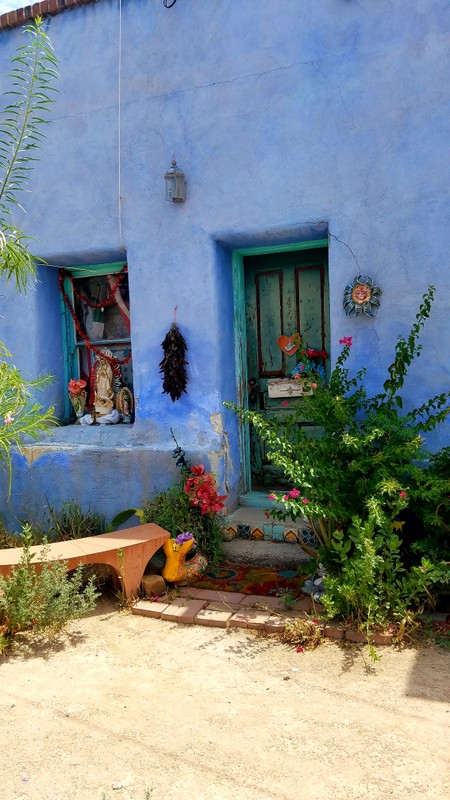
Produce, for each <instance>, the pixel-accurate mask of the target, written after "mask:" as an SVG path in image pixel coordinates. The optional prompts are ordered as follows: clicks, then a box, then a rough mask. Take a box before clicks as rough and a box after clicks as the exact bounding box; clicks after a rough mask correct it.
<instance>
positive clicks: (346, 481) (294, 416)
mask: <svg viewBox="0 0 450 800" xmlns="http://www.w3.org/2000/svg"><path fill="white" fill-rule="evenodd" d="M434 294H435V289H434V287H433V286H429V287H428V290H427V292H426V293H425V294H424V295H423V298H422V302H421V305H420V308H419V311H418V313H417V315H416V321H415V323H414V325H413V326H412V328H411V331H410V334H409V335H408V336H407V337H406V338H405V337H403V336H400V337H399V338H398V340H397V343H396V345H395V352H394V359H393V361H392V363H391V365H390V366H389V368H388V377H387V379H386V380H385V381H384V383H383V389H382V391H380V392H379V393H378V394H376V395H374V396H372V397H370V396H368V394H367V392H366V388H365V384H364V378H365V369H361V370H359V371H358V372H357V373H356V375H354V376H350V372H349V369H348V367H347V360H348V358H349V356H350V351H351V346H352V339H351V337H345V338H344V339H342V340H341V341H340V343H341V344H342V345H343V349H342V352H341V353H340V355H339V357H338V359H337V361H336V366H335V368H334V370H333V372H332V374H331V377H330V381H329V385H328V387H318V388H317V389H316V390H315V392H314V394H313V395H312V396H306V397H305V396H303V397H302V398H301V399H299V400H298V401H296V402H295V401H294V402H293V410H292V412H291V413H286V414H285V415H284V416H283V418H282V419H281V418H279V417H278V418H277V417H275V416H273V417H267V416H262V415H260V414H258V413H256V412H252V411H248V410H246V409H239V408H236V406H234V405H233V404H227V405H231V407H232V408H234V409H235V411H236V412H237V413H238V414H239V415H240V417H241V419H242V421H243V422H244V423H247V422H249V423H250V424H252V425H253V426H254V427H255V428H256V430H257V431H258V433H259V435H260V436H261V438H262V439H263V441H264V442H265V443H266V449H267V456H268V458H269V460H270V461H272V463H273V464H275V465H276V466H277V467H278V468H279V469H280V470H281V471H282V473H283V475H284V476H285V478H287V481H288V483H289V484H290V485H291V486H292V487H293V488H292V489H290V490H287V491H284V492H274V493H273V494H272V495H271V499H272V500H275V501H277V502H278V506H277V507H276V508H274V509H273V510H271V512H270V513H271V515H272V516H274V517H275V518H279V519H286V518H287V517H291V518H294V519H297V518H304V517H306V518H307V519H308V520H309V522H310V525H311V527H312V529H313V531H314V534H315V537H316V540H317V542H318V548H317V550H315V549H314V548H313V547H311V545H310V544H308V543H307V542H306V543H305V542H303V543H302V547H303V548H304V549H305V550H306V551H307V552H308V553H309V555H311V556H312V557H313V558H319V559H320V561H321V562H323V563H324V564H325V566H326V568H327V571H328V573H329V574H328V576H327V578H326V579H325V587H326V594H325V596H324V598H323V602H324V605H325V610H326V613H327V615H328V616H337V617H339V618H341V619H344V620H348V621H351V622H352V623H355V624H356V625H357V626H358V627H359V629H360V630H364V631H365V632H366V634H367V640H368V641H369V642H370V638H371V635H372V633H373V631H374V630H376V629H378V628H383V627H384V626H386V625H393V626H394V628H395V632H396V635H397V637H398V638H402V636H403V635H404V633H405V631H406V630H407V629H408V628H411V627H412V626H413V624H414V618H415V616H416V615H417V614H418V613H419V612H420V611H421V610H422V609H423V607H424V606H425V604H428V605H430V606H432V605H433V604H434V602H435V600H436V595H437V592H438V591H439V587H442V586H444V585H445V584H446V583H448V581H449V565H448V564H446V563H445V559H444V560H442V549H441V552H440V553H439V547H440V546H441V545H442V543H443V542H444V540H445V541H446V547H448V542H449V539H448V533H449V530H450V525H449V522H450V520H449V514H450V504H449V483H448V475H449V471H448V467H449V464H450V456H449V453H448V452H447V451H441V453H440V454H437V455H435V456H434V457H431V459H430V461H429V465H428V468H424V467H423V466H420V463H421V462H423V461H424V459H426V457H427V454H426V453H425V452H424V450H423V434H424V433H426V432H428V431H431V430H432V429H433V428H435V426H436V425H438V424H439V423H440V422H442V421H443V420H444V419H445V417H446V416H447V414H448V413H449V398H450V392H445V393H441V394H439V395H436V396H435V397H433V398H432V399H430V400H429V401H427V402H425V403H424V404H423V405H421V406H420V407H417V408H414V409H412V410H409V411H407V410H404V409H403V398H402V394H401V392H402V389H403V385H404V381H405V378H406V375H407V372H408V368H409V366H410V365H411V363H412V361H413V359H414V358H417V357H419V356H420V354H421V350H422V345H421V344H420V342H419V335H420V332H421V329H422V327H423V326H424V324H425V322H426V320H427V319H428V317H429V314H430V310H431V304H432V301H433V298H434ZM304 419H307V420H308V421H309V422H311V423H312V424H313V425H314V426H316V427H317V428H318V429H319V431H320V435H319V436H318V437H317V438H311V437H310V436H309V435H308V430H307V429H305V427H304V426H302V425H301V422H302V420H304ZM411 513H413V514H414V515H415V517H416V519H417V521H418V526H417V531H416V535H413V540H414V538H415V539H416V541H413V543H412V545H411V546H409V547H408V548H406V547H405V542H404V541H403V534H402V529H403V527H404V526H405V524H406V521H407V517H408V514H409V515H411ZM425 526H426V528H427V532H428V536H429V537H430V533H429V531H430V530H431V532H432V541H431V542H430V541H428V542H426V541H425V540H423V539H422V540H421V539H420V535H421V534H420V529H422V530H423V529H424V528H425ZM422 535H423V534H422ZM444 552H446V551H445V550H444ZM421 556H425V557H423V558H421ZM426 556H432V558H431V559H430V557H428V558H427V557H426Z"/></svg>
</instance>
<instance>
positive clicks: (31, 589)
mask: <svg viewBox="0 0 450 800" xmlns="http://www.w3.org/2000/svg"><path fill="white" fill-rule="evenodd" d="M31 536H32V534H31V530H30V529H29V527H27V526H25V527H24V529H23V535H22V541H21V544H22V546H23V555H22V558H21V560H20V562H19V564H18V566H17V567H15V568H14V569H13V570H12V572H11V574H10V575H9V576H8V577H6V578H5V577H3V576H0V632H1V636H2V639H1V641H0V649H6V647H7V646H9V644H10V643H11V640H12V637H14V636H15V635H16V634H17V633H18V632H19V631H28V630H29V631H33V633H54V632H57V631H60V630H61V629H62V628H63V627H64V626H65V625H66V624H67V623H68V622H69V621H70V620H71V619H78V618H79V617H81V616H83V615H84V614H86V613H87V612H88V611H91V610H92V609H93V608H94V607H95V602H96V599H97V597H98V593H97V591H96V590H95V588H94V583H93V579H91V580H89V581H88V583H87V585H85V586H83V572H82V568H78V569H76V570H75V571H74V572H73V573H72V574H68V573H67V572H66V567H65V565H64V564H63V563H61V562H50V561H45V560H44V561H43V563H42V565H41V567H40V571H37V570H36V569H35V567H34V566H33V564H32V561H31V560H32V557H33V554H32V553H31V552H30V547H31V545H30V540H31ZM43 555H44V557H45V548H44V550H43Z"/></svg>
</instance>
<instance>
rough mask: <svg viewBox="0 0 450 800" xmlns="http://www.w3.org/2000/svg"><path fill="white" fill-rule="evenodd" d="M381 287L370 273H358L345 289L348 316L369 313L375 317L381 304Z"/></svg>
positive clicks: (345, 310)
mask: <svg viewBox="0 0 450 800" xmlns="http://www.w3.org/2000/svg"><path fill="white" fill-rule="evenodd" d="M381 294H382V291H381V288H380V287H379V286H375V285H374V283H373V280H372V278H370V277H369V275H357V276H356V278H353V280H352V282H351V283H349V284H348V286H346V287H345V289H344V312H345V315H346V316H347V317H357V316H358V315H359V314H367V316H368V317H374V316H375V315H376V313H377V311H378V308H379V306H380V295H381Z"/></svg>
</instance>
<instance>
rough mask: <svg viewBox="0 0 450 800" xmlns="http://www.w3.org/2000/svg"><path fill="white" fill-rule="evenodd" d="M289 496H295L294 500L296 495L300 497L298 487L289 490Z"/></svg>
mask: <svg viewBox="0 0 450 800" xmlns="http://www.w3.org/2000/svg"><path fill="white" fill-rule="evenodd" d="M289 497H292V498H294V500H295V498H296V497H300V492H299V490H298V489H291V491H290V492H289Z"/></svg>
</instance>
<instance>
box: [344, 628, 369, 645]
mask: <svg viewBox="0 0 450 800" xmlns="http://www.w3.org/2000/svg"><path fill="white" fill-rule="evenodd" d="M345 638H346V639H347V641H348V642H356V643H361V642H367V635H366V634H365V633H362V632H361V631H355V630H349V631H346V632H345Z"/></svg>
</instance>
